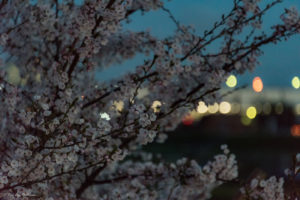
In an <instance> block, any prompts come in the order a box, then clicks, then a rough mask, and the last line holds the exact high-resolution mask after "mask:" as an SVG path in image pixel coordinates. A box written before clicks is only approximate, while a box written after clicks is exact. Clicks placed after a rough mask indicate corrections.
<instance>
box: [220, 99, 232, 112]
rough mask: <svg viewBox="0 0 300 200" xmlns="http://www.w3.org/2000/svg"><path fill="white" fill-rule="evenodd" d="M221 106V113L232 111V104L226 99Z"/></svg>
mask: <svg viewBox="0 0 300 200" xmlns="http://www.w3.org/2000/svg"><path fill="white" fill-rule="evenodd" d="M219 107H220V108H219V110H220V113H222V114H228V113H229V112H230V111H231V105H230V103H228V102H226V101H223V102H221V103H220V106H219Z"/></svg>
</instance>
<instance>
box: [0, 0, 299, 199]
mask: <svg viewBox="0 0 300 200" xmlns="http://www.w3.org/2000/svg"><path fill="white" fill-rule="evenodd" d="M279 2H280V0H275V1H272V3H270V4H268V5H267V6H266V7H262V6H261V5H259V4H258V3H259V2H258V1H242V0H235V1H234V7H233V9H232V10H231V11H230V12H229V13H228V14H227V15H224V16H223V17H222V19H221V20H220V21H219V22H217V23H215V24H214V26H213V27H212V29H211V30H207V31H205V32H204V34H203V35H201V36H199V35H197V34H196V32H195V30H194V29H192V28H191V27H186V26H182V25H180V24H178V23H177V21H176V20H175V23H176V25H177V30H176V31H175V33H174V35H173V36H171V37H168V38H165V39H159V38H156V37H154V36H152V35H151V33H150V32H147V31H141V32H130V31H125V30H124V28H123V24H124V23H126V22H127V23H130V20H129V19H130V17H131V16H132V15H133V14H134V13H135V12H138V11H141V12H147V11H150V10H153V9H164V10H166V9H165V8H164V7H163V3H162V1H159V0H85V1H82V2H81V3H74V1H73V0H64V1H58V0H43V1H29V0H14V1H13V0H3V1H1V2H0V13H1V21H0V45H1V49H2V51H3V52H4V53H5V54H4V55H3V56H2V58H3V59H4V60H7V62H8V60H9V61H11V62H13V63H15V64H16V66H17V67H18V70H19V76H20V79H21V80H22V82H15V81H14V82H12V81H11V80H10V79H9V76H8V75H7V73H6V70H5V66H4V65H1V69H0V101H1V104H0V111H1V112H0V119H1V121H0V130H1V137H0V152H1V153H0V199H5V200H6V199H20V200H21V199H22V200H26V199H43V200H44V199H47V200H53V199H55V200H60V199H61V200H62V199H70V200H72V199H91V200H92V199H99V198H102V199H128V198H129V199H207V198H209V196H210V191H211V190H212V189H213V188H215V187H217V186H218V185H220V184H222V183H223V182H226V181H230V180H233V179H235V178H236V177H237V165H236V161H235V157H234V156H233V155H231V154H229V150H228V149H227V147H226V146H222V149H223V151H224V154H221V155H217V156H216V157H215V160H214V161H212V162H208V163H207V164H206V165H205V166H204V167H203V168H201V167H199V166H198V164H197V163H196V162H195V161H191V160H188V159H182V160H179V161H178V162H177V163H173V164H168V163H164V162H163V161H161V162H160V163H158V164H157V163H155V162H154V161H150V160H142V161H140V162H137V161H136V159H131V157H130V156H131V155H132V154H133V153H134V152H136V151H139V150H140V147H141V146H142V145H146V144H148V143H151V142H153V141H157V142H163V141H164V140H165V139H166V136H167V134H166V133H167V132H168V131H171V130H174V129H175V128H176V127H177V125H178V124H179V123H180V121H181V119H182V117H183V116H184V115H185V114H186V113H187V112H188V111H189V110H190V109H193V108H195V107H196V106H197V105H198V102H199V101H204V102H206V103H208V104H209V103H211V102H214V101H215V100H216V99H217V98H219V96H220V95H219V93H218V90H219V88H220V85H221V83H222V82H224V80H225V79H226V77H227V76H228V75H229V74H231V73H243V72H244V71H246V70H251V69H253V68H254V67H255V66H256V65H257V63H258V61H257V57H258V56H259V55H261V53H262V51H261V50H260V48H261V47H262V46H263V45H266V44H270V43H277V42H279V41H281V40H283V39H288V38H289V37H290V36H292V35H294V34H297V33H299V28H300V24H299V21H300V20H299V17H298V14H297V12H296V10H294V9H290V10H286V12H285V13H284V14H283V15H282V16H281V19H282V20H283V23H282V24H277V25H274V26H273V27H272V30H271V31H269V34H266V33H262V32H261V31H258V30H257V29H259V28H260V25H261V21H262V17H263V16H264V15H265V13H266V12H267V11H268V10H269V9H271V8H272V7H273V6H274V5H276V4H277V3H279ZM260 7H261V8H260ZM171 19H173V20H174V18H173V17H171ZM249 27H250V29H252V30H251V31H250V32H249V33H248V34H247V35H246V36H245V35H244V32H245V31H247V30H249ZM242 32H243V34H241V33H242ZM243 36H244V37H243ZM220 41H222V42H221V43H220ZM216 44H219V45H220V49H219V50H218V51H217V50H215V51H209V50H208V49H209V48H208V47H209V46H210V45H214V46H215V45H216ZM137 53H142V54H144V55H145V56H147V59H146V60H145V62H144V63H143V64H141V65H140V66H138V67H137V68H136V70H135V71H134V72H132V73H129V74H127V75H125V76H123V77H120V78H119V79H117V80H112V81H111V82H109V83H99V82H98V81H97V80H96V79H95V77H94V74H93V73H94V71H95V70H96V67H98V66H99V67H102V66H103V67H108V66H109V65H110V64H111V63H114V62H123V61H125V60H126V59H128V58H131V57H133V56H135V55H136V54H137ZM143 90H147V91H149V93H148V94H147V95H144V96H143V97H141V96H140V95H139V94H140V91H143ZM155 101H159V102H160V107H159V109H153V106H152V104H153V102H155ZM117 102H122V109H118V108H117V107H116V103H117ZM125 158H126V162H124V159H125ZM270 182H271V183H270V184H267V185H274V184H275V183H274V180H273V179H272V180H271V181H270ZM275 182H276V180H275ZM268 183H269V182H268ZM275 185H276V184H275ZM272 187H273V186H272ZM276 187H277V186H276ZM256 188H258V187H255V188H253V190H254V189H255V191H256V190H257V191H261V190H263V188H258V189H256ZM278 191H279V190H278ZM265 193H266V194H264V193H262V194H261V195H260V196H258V197H260V198H265V199H268V198H269V196H268V195H269V193H267V191H266V192H265ZM263 194H264V195H263ZM253 195H256V193H255V192H254V193H253ZM276 195H277V193H276Z"/></svg>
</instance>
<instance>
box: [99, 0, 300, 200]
mask: <svg viewBox="0 0 300 200" xmlns="http://www.w3.org/2000/svg"><path fill="white" fill-rule="evenodd" d="M268 2H270V1H262V5H264V4H265V3H268ZM232 5H233V4H232V1H230V0H185V1H182V0H172V1H166V2H165V7H166V8H168V9H170V10H171V11H172V13H173V15H174V16H175V18H176V19H177V20H178V21H179V22H180V23H181V24H185V25H191V24H192V25H194V27H195V29H196V30H197V32H198V33H199V35H201V34H202V33H203V31H204V30H206V29H209V28H210V27H212V24H213V23H214V22H215V21H218V19H220V17H221V15H222V14H223V13H227V12H228V11H229V10H230V9H231V8H232ZM291 6H295V7H298V8H299V7H300V2H299V1H298V0H288V1H284V2H283V3H281V4H280V5H277V6H275V7H274V8H273V9H272V10H271V11H270V12H269V13H268V14H267V15H266V16H265V20H264V24H263V30H264V31H266V32H268V31H270V27H271V26H272V25H273V24H276V23H280V14H282V13H283V12H284V8H289V7H291ZM124 26H125V27H127V28H128V29H129V30H136V31H140V30H149V31H150V32H151V33H152V34H153V35H155V36H156V37H159V38H163V37H166V36H168V35H170V34H172V32H173V31H174V30H175V25H174V24H173V23H172V21H171V20H170V19H169V17H168V14H167V13H165V12H163V11H151V12H149V13H145V14H141V13H137V14H135V15H134V16H132V17H131V22H130V24H124ZM213 48H214V47H212V49H213ZM263 50H264V52H265V53H264V55H263V56H261V57H260V60H259V61H260V63H261V64H260V65H259V66H258V67H257V68H256V69H255V70H254V71H253V72H251V73H250V72H247V73H245V74H243V75H234V74H232V75H231V76H230V77H229V78H228V79H227V82H226V84H224V85H223V88H222V94H224V98H223V100H222V101H221V102H216V103H215V104H213V105H206V104H205V103H204V102H199V106H198V108H197V110H194V111H193V112H191V113H190V114H189V115H187V116H186V117H184V118H183V119H182V124H181V125H180V126H179V127H178V129H177V130H176V131H175V132H174V133H170V136H169V139H168V140H167V142H166V143H164V144H152V145H149V146H147V147H146V150H148V151H150V152H155V153H160V154H162V156H163V158H164V159H167V160H170V161H174V160H176V159H178V158H180V157H189V158H192V159H196V160H197V161H199V162H200V164H204V163H206V161H207V160H209V159H212V158H213V156H214V155H215V154H217V153H219V152H220V150H219V146H220V145H221V144H228V146H229V148H230V149H231V151H232V152H233V153H235V154H236V156H237V160H238V161H239V167H240V175H241V177H242V178H249V177H250V176H251V174H253V173H257V171H260V173H264V174H266V175H267V176H269V175H278V176H280V175H283V171H284V169H286V168H288V167H291V166H292V159H293V155H295V154H296V153H298V152H300V80H299V77H300V37H299V36H298V37H293V38H291V39H290V40H289V41H286V42H282V43H279V44H277V45H276V46H274V45H268V46H266V47H264V48H263ZM143 60H144V57H143V56H142V55H137V56H136V57H135V58H133V59H131V60H129V61H126V62H124V63H120V64H116V65H115V66H114V67H112V68H109V69H102V70H101V71H99V72H98V73H97V75H96V76H97V78H99V80H100V81H108V80H111V79H113V78H118V77H119V76H120V75H123V74H125V73H126V72H128V71H131V70H133V69H134V66H136V65H138V64H140V63H142V62H143ZM244 86H245V87H244ZM230 91H234V92H233V93H231V94H230ZM237 187H238V185H236V184H227V185H225V186H224V187H222V188H220V189H218V190H217V191H215V194H216V196H215V197H214V199H216V200H217V199H220V200H226V199H232V198H233V196H234V194H235V192H236V189H237Z"/></svg>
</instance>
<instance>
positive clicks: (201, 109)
mask: <svg viewBox="0 0 300 200" xmlns="http://www.w3.org/2000/svg"><path fill="white" fill-rule="evenodd" d="M207 110H208V108H207V106H206V105H205V103H204V102H203V101H200V102H199V104H198V107H197V112H198V113H200V114H204V113H206V112H207Z"/></svg>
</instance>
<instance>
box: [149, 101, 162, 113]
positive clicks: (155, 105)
mask: <svg viewBox="0 0 300 200" xmlns="http://www.w3.org/2000/svg"><path fill="white" fill-rule="evenodd" d="M160 107H161V102H160V101H153V103H152V106H151V108H152V109H153V111H154V112H155V113H157V112H159V111H160Z"/></svg>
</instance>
